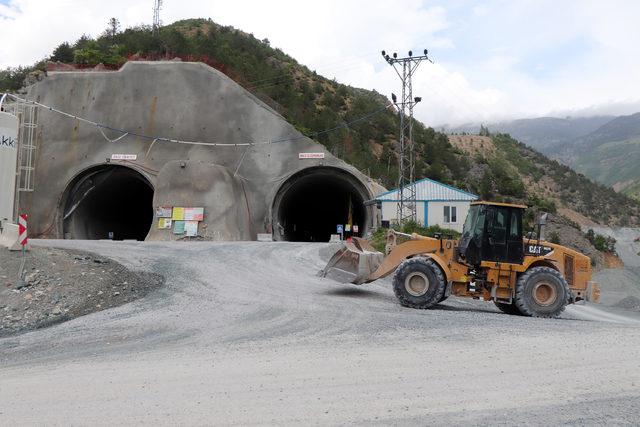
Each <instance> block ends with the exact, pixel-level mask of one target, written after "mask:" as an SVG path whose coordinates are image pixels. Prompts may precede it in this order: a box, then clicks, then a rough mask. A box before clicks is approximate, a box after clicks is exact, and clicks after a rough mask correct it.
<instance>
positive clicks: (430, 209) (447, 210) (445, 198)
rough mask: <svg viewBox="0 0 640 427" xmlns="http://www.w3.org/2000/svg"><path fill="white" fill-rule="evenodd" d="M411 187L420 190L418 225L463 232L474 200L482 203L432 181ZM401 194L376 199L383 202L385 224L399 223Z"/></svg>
mask: <svg viewBox="0 0 640 427" xmlns="http://www.w3.org/2000/svg"><path fill="white" fill-rule="evenodd" d="M411 185H414V186H415V189H416V219H417V221H418V223H420V224H422V225H424V226H426V227H428V226H431V225H439V226H441V227H443V228H451V229H453V230H457V231H462V225H463V224H464V220H465V219H466V218H467V213H468V212H469V206H470V204H471V202H472V201H474V200H478V196H476V195H475V194H471V193H468V192H466V191H463V190H460V189H458V188H455V187H452V186H450V185H447V184H443V183H441V182H438V181H434V180H432V179H429V178H425V179H421V180H419V181H416V182H414V183H413V184H411ZM398 194H399V192H398V190H397V189H396V190H391V191H387V192H386V193H382V194H379V195H378V196H376V199H377V200H380V201H381V202H382V220H383V221H389V222H391V223H393V222H396V215H397V210H398V202H399V199H400V198H399V196H398ZM405 194H406V193H405Z"/></svg>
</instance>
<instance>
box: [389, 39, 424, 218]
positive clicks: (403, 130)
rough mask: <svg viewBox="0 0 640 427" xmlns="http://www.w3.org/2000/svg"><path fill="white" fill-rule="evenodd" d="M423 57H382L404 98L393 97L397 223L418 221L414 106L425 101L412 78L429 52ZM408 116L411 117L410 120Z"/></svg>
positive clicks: (410, 55) (411, 54)
mask: <svg viewBox="0 0 640 427" xmlns="http://www.w3.org/2000/svg"><path fill="white" fill-rule="evenodd" d="M423 53H424V55H421V56H413V52H412V51H409V56H407V57H406V58H398V54H397V53H395V52H394V53H393V57H391V56H389V55H387V53H386V52H385V51H384V50H383V51H382V56H383V57H384V59H385V61H387V63H388V64H389V65H391V66H392V67H393V69H394V70H395V71H396V73H397V74H398V77H400V80H402V96H401V98H400V102H398V99H397V98H396V95H395V94H393V93H392V94H391V99H392V100H393V103H394V104H395V105H396V107H397V108H398V114H399V115H400V138H399V140H398V150H397V151H398V211H397V216H396V220H397V221H398V224H401V225H402V224H404V223H405V222H407V221H416V187H415V185H412V184H413V183H414V181H415V170H416V168H415V145H414V143H413V107H414V105H416V104H417V103H418V102H420V101H422V98H420V97H419V96H416V97H415V98H414V97H413V88H412V85H411V77H412V76H413V73H414V72H415V71H416V68H418V65H420V63H421V62H422V61H429V62H431V63H433V61H432V60H431V59H429V56H428V53H429V52H428V51H427V49H425V50H424V52H423ZM407 116H408V117H407Z"/></svg>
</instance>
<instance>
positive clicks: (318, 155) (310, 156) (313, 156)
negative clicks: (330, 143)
mask: <svg viewBox="0 0 640 427" xmlns="http://www.w3.org/2000/svg"><path fill="white" fill-rule="evenodd" d="M298 159H324V153H298Z"/></svg>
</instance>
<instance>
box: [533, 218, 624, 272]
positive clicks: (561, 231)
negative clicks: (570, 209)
mask: <svg viewBox="0 0 640 427" xmlns="http://www.w3.org/2000/svg"><path fill="white" fill-rule="evenodd" d="M544 237H545V239H547V240H551V241H553V240H554V238H558V240H557V243H560V244H561V245H564V246H567V247H569V248H572V249H574V250H577V251H578V252H581V253H583V254H585V255H586V256H588V257H589V258H591V263H592V265H593V268H594V270H601V269H603V268H617V267H608V265H612V264H614V260H613V258H616V257H615V256H614V255H611V256H609V257H605V254H604V253H603V252H600V251H599V250H597V249H596V248H595V247H594V246H593V244H592V243H591V242H590V241H589V239H587V237H586V236H585V235H584V233H583V232H582V230H580V229H579V228H576V227H575V225H574V224H573V223H572V222H571V221H570V220H568V219H566V218H564V217H563V216H561V215H549V221H548V223H547V226H546V228H545V230H544ZM616 259H617V258H616ZM618 261H620V260H619V259H618ZM621 263H622V262H621V261H620V264H621Z"/></svg>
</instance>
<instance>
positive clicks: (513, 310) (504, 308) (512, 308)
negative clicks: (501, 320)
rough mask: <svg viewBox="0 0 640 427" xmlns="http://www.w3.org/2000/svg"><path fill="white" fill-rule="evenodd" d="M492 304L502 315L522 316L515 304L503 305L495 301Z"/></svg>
mask: <svg viewBox="0 0 640 427" xmlns="http://www.w3.org/2000/svg"><path fill="white" fill-rule="evenodd" d="M493 303H494V304H495V305H496V307H498V308H499V309H500V311H501V312H503V313H506V314H512V315H515V316H522V312H521V311H520V309H519V308H518V307H517V306H516V305H515V304H507V303H504V302H496V301H494V302H493Z"/></svg>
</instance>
